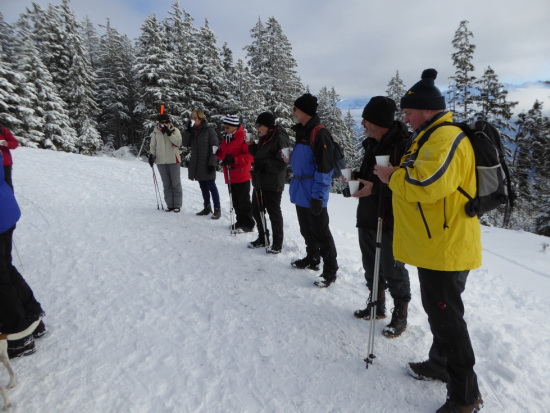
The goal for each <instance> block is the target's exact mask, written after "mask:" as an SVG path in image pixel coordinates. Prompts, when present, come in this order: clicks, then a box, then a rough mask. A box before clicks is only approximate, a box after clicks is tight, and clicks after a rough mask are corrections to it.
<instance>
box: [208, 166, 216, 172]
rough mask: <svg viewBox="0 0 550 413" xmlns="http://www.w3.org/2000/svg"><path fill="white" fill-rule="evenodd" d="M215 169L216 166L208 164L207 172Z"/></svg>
mask: <svg viewBox="0 0 550 413" xmlns="http://www.w3.org/2000/svg"><path fill="white" fill-rule="evenodd" d="M215 170H216V167H215V166H212V165H208V173H209V174H210V173H212V172H214V171H215Z"/></svg>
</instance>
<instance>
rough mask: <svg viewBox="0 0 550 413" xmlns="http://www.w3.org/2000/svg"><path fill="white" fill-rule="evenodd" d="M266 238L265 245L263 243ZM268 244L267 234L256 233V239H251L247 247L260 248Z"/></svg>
mask: <svg viewBox="0 0 550 413" xmlns="http://www.w3.org/2000/svg"><path fill="white" fill-rule="evenodd" d="M266 238H267V245H266V243H265V241H266ZM268 246H269V234H267V236H266V235H264V234H258V239H257V240H256V241H252V242H251V243H249V244H248V248H262V247H264V248H265V247H268Z"/></svg>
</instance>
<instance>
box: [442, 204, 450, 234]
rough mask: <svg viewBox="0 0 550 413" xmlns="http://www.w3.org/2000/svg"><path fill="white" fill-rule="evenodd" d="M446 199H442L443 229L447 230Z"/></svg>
mask: <svg viewBox="0 0 550 413" xmlns="http://www.w3.org/2000/svg"><path fill="white" fill-rule="evenodd" d="M447 228H449V226H448V225H447V198H443V229H447Z"/></svg>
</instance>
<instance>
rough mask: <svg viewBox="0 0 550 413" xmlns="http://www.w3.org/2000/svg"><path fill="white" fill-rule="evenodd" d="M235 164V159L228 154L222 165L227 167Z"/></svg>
mask: <svg viewBox="0 0 550 413" xmlns="http://www.w3.org/2000/svg"><path fill="white" fill-rule="evenodd" d="M234 163H235V158H233V157H232V156H231V155H229V154H227V155H225V158H224V159H223V162H222V164H223V165H225V166H228V165H233V164H234Z"/></svg>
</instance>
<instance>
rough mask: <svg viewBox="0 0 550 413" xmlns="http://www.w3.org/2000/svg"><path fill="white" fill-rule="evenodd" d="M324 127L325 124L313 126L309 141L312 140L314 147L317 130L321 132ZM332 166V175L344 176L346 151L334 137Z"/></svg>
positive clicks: (336, 176)
mask: <svg viewBox="0 0 550 413" xmlns="http://www.w3.org/2000/svg"><path fill="white" fill-rule="evenodd" d="M324 127H325V126H324V125H317V126H315V127H314V128H313V131H312V132H311V135H309V141H310V142H311V146H312V147H313V145H314V144H315V139H316V138H317V132H319V130H320V129H322V128H324ZM332 166H333V170H332V177H333V178H339V177H340V176H342V169H345V168H346V158H345V157H344V151H343V149H342V147H341V146H340V144H339V143H338V142H336V141H335V140H334V139H332Z"/></svg>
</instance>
